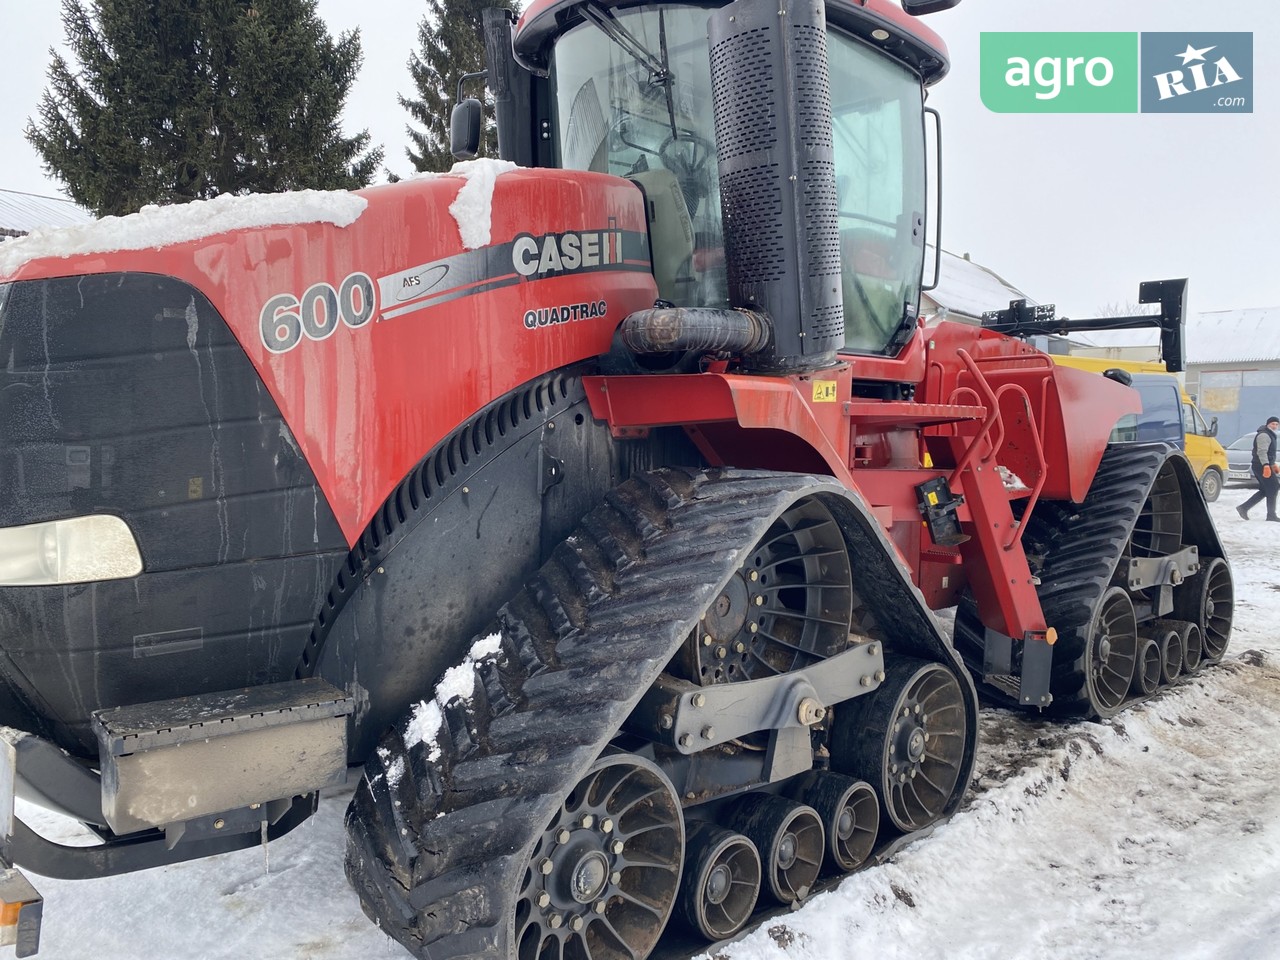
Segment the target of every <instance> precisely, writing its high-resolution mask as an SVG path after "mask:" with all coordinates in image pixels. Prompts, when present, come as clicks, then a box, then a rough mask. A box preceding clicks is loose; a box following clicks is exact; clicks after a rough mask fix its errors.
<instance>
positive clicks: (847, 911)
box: [33, 490, 1280, 960]
mask: <svg viewBox="0 0 1280 960" xmlns="http://www.w3.org/2000/svg"><path fill="white" fill-rule="evenodd" d="M1243 496H1244V494H1243V493H1241V492H1240V491H1238V490H1226V491H1224V493H1223V497H1222V499H1221V500H1220V501H1219V503H1217V504H1215V505H1214V507H1213V512H1214V516H1215V518H1216V520H1217V522H1218V527H1219V530H1220V532H1221V533H1222V536H1223V538H1224V540H1225V541H1226V543H1227V549H1228V551H1229V553H1230V556H1231V560H1232V563H1233V570H1234V573H1235V583H1236V603H1237V606H1236V621H1235V630H1234V633H1233V636H1232V641H1231V649H1230V652H1229V653H1228V657H1227V659H1226V661H1224V663H1223V664H1222V665H1221V666H1219V667H1217V668H1215V669H1212V670H1208V671H1206V672H1204V673H1202V674H1201V675H1200V676H1198V677H1196V678H1194V679H1193V680H1191V681H1189V682H1187V683H1184V684H1182V685H1180V686H1179V687H1177V688H1176V689H1174V690H1171V691H1168V692H1166V693H1164V694H1161V695H1160V696H1158V697H1156V698H1154V699H1153V700H1151V701H1148V702H1147V703H1146V704H1144V705H1141V706H1138V707H1136V708H1133V709H1131V710H1129V711H1127V712H1125V713H1124V714H1123V715H1122V716H1121V717H1119V718H1117V719H1116V720H1113V721H1111V722H1108V723H1101V724H1099V723H1078V724H1073V725H1069V726H1063V725H1060V724H1050V723H1041V722H1037V721H1034V720H1031V719H1028V718H1026V717H1023V716H1021V715H1014V714H1010V713H1005V712H1000V711H987V712H985V714H984V718H983V727H982V740H981V746H980V753H979V757H978V763H977V767H976V770H975V778H976V783H975V785H974V788H973V789H972V790H971V791H970V794H969V797H968V800H967V801H966V803H965V805H964V807H963V808H962V809H961V811H960V812H959V813H958V814H957V815H956V816H955V817H954V818H953V819H952V820H951V821H950V822H949V823H947V824H945V825H944V826H942V827H941V828H939V829H938V830H937V831H936V832H935V833H933V834H932V835H931V836H929V837H926V838H924V839H922V840H920V841H918V842H916V843H914V844H912V845H911V846H909V847H908V848H906V849H905V850H903V851H901V852H900V853H899V854H898V855H897V856H896V857H895V858H894V859H893V860H891V861H890V862H889V863H887V864H885V865H883V866H881V867H878V868H875V869H872V870H867V871H864V872H862V873H859V874H855V875H854V876H851V877H849V878H848V879H846V880H845V881H844V883H843V884H841V885H840V887H839V888H838V889H836V890H834V891H832V892H830V893H826V894H823V895H821V896H818V897H815V898H814V899H812V900H810V901H809V902H808V903H807V904H805V905H804V906H803V907H802V908H801V909H799V910H798V911H796V912H794V913H791V914H787V915H785V916H783V917H781V918H779V919H776V920H773V921H770V922H769V923H767V924H765V925H764V926H763V927H762V928H761V929H759V930H757V931H756V932H755V933H753V934H751V935H750V936H748V937H747V938H745V939H744V940H742V941H741V942H739V943H736V944H733V945H732V946H729V947H725V948H721V949H720V950H718V951H717V952H716V953H715V954H714V960H784V958H785V960H802V958H814V960H817V958H822V960H828V958H832V960H834V958H843V957H875V958H876V960H895V958H902V960H931V958H939V960H941V958H947V960H971V958H972V960H978V958H991V960H996V958H999V960H1042V958H1052V957H1070V958H1072V960H1090V958H1107V960H1123V958H1134V960H1169V958H1178V960H1181V958H1204V960H1211V958H1212V960H1246V958H1247V960H1267V958H1273V957H1280V774H1278V772H1277V771H1278V768H1280V635H1278V634H1280V628H1278V627H1277V624H1276V620H1274V619H1273V618H1275V617H1277V615H1278V614H1280V563H1277V561H1276V560H1274V559H1273V555H1274V553H1275V552H1276V550H1277V549H1278V547H1277V539H1278V538H1280V529H1278V528H1276V527H1267V526H1266V524H1265V523H1264V522H1262V521H1261V520H1260V519H1258V520H1255V521H1251V522H1249V523H1245V522H1243V521H1241V520H1240V519H1239V518H1238V517H1237V516H1236V514H1235V511H1234V504H1235V503H1236V502H1238V501H1239V500H1241V499H1243ZM1260 514H1261V511H1257V512H1256V515H1258V516H1260ZM346 803H347V796H346V795H334V796H329V797H326V798H325V799H324V800H323V801H322V803H321V807H320V812H319V814H318V815H317V816H315V817H314V818H312V819H311V820H310V821H308V822H307V823H305V824H303V825H302V826H301V827H299V828H298V829H297V830H295V831H294V832H293V833H292V834H290V835H289V836H287V837H285V838H283V839H282V840H280V841H278V842H277V843H273V844H272V845H271V846H270V848H269V850H268V851H267V852H266V853H269V865H268V862H267V856H266V854H265V853H264V851H263V850H260V849H259V850H249V851H243V852H241V853H236V854H228V855H225V856H221V857H217V858H213V859H211V860H206V861H201V862H196V863H190V864H182V865H178V866H173V867H167V868H163V869H159V870H153V871H148V872H145V873H140V874H134V875H131V876H125V877H116V878H109V879H103V880H93V881H75V882H60V881H54V880H48V879H44V878H40V877H34V878H33V880H34V882H35V884H36V886H37V888H38V889H39V890H40V892H41V893H42V894H43V895H44V897H45V922H44V931H43V938H42V942H43V949H42V950H41V951H40V955H41V957H45V958H48V960H64V958H66V960H70V958H85V960H90V958H92V960H111V958H125V957H128V958H141V960H151V958H154V960H160V958H164V960H169V958H174V960H176V958H186V957H190V958H195V957H200V958H210V960H212V958H236V960H243V958H254V960H276V958H280V960H286V958H306V960H356V958H359V960H382V958H387V960H402V958H404V957H405V956H407V955H406V954H405V953H404V951H403V950H402V949H401V948H400V946H399V945H398V944H396V943H395V942H394V941H392V940H390V939H388V938H387V937H385V936H384V935H383V934H382V933H380V932H379V931H378V930H377V929H376V928H374V927H373V926H372V925H371V924H370V923H369V922H368V921H367V920H366V919H365V917H364V915H363V914H362V913H361V911H360V907H359V904H358V903H357V900H356V896H355V894H354V893H353V892H352V891H351V890H350V888H349V887H348V886H347V883H346V880H345V878H344V876H343V873H342V849H343V840H344V834H343V830H342V814H343V811H344V809H345V807H346ZM51 828H52V829H55V830H61V831H62V833H61V834H60V835H61V836H65V837H69V836H70V834H69V832H68V828H67V827H65V826H61V825H60V824H59V823H58V822H56V821H53V820H50V819H49V818H47V817H42V819H41V823H40V829H42V830H43V831H46V832H47V831H49V830H50V829H51ZM268 866H269V868H268Z"/></svg>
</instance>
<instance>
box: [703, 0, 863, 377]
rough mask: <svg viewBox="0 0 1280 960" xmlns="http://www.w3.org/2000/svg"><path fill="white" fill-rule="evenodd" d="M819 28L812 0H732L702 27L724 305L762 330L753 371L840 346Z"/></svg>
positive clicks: (809, 360)
mask: <svg viewBox="0 0 1280 960" xmlns="http://www.w3.org/2000/svg"><path fill="white" fill-rule="evenodd" d="M826 28H827V24H826V15H825V13H824V10H823V4H822V3H821V0H818V2H815V0H803V2H799V3H792V2H788V3H782V2H780V0H737V2H735V3H731V4H729V5H728V6H726V7H721V8H720V9H718V10H716V11H714V12H713V13H712V14H711V19H710V20H709V21H708V24H707V29H708V36H709V40H710V46H711V85H712V90H713V93H714V98H715V122H716V142H717V144H718V147H719V151H720V157H719V167H720V199H721V204H722V210H723V216H724V235H725V254H726V258H727V260H728V263H729V300H730V303H731V304H732V305H733V306H734V307H736V308H738V309H745V310H752V311H762V312H763V313H765V314H766V315H767V316H768V317H769V318H770V320H771V322H772V327H773V337H772V341H771V343H770V344H769V346H768V347H767V348H766V349H765V350H764V351H762V352H760V353H757V354H755V355H753V356H749V357H747V358H746V362H747V363H748V365H749V366H750V367H752V368H753V369H757V370H768V371H773V372H777V371H799V370H813V369H817V368H819V367H826V366H830V365H831V364H833V363H835V362H836V350H837V349H839V347H840V346H841V345H843V343H844V303H843V298H842V296H841V292H840V223H839V215H838V213H837V207H836V178H835V156H834V150H833V147H832V142H831V92H830V88H829V86H828V81H827V32H826Z"/></svg>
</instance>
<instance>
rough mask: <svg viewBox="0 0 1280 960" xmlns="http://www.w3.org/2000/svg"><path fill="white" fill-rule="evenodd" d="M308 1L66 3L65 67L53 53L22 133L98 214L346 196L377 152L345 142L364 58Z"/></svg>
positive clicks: (354, 35)
mask: <svg viewBox="0 0 1280 960" xmlns="http://www.w3.org/2000/svg"><path fill="white" fill-rule="evenodd" d="M315 8H316V0H63V5H62V22H63V26H64V28H65V30H66V35H67V43H68V45H69V46H70V48H71V51H72V54H73V56H74V60H75V61H76V63H75V64H74V65H72V64H69V63H68V62H67V61H66V60H64V59H63V58H62V57H61V56H59V55H58V54H57V53H54V52H53V51H50V53H51V55H52V62H51V64H50V66H49V86H48V88H46V90H45V92H44V95H43V97H42V98H41V101H40V105H39V120H38V122H37V121H36V120H28V122H27V129H26V137H27V139H28V140H29V141H30V142H31V144H32V146H34V147H35V148H36V150H37V151H38V152H39V153H40V156H41V157H42V158H43V160H44V166H45V170H46V171H47V172H48V173H49V174H50V175H51V176H53V177H56V178H58V179H59V180H61V181H62V182H63V183H64V184H65V185H66V189H67V192H68V193H69V194H70V195H71V197H72V198H73V199H74V200H76V201H77V202H78V203H80V204H81V205H83V206H85V207H88V208H89V209H91V210H93V211H95V212H96V213H97V214H98V215H99V216H105V215H107V214H124V213H130V212H133V211H135V210H138V209H139V208H140V207H142V206H143V205H145V204H148V203H181V202H186V201H188V200H197V199H206V198H209V197H213V196H217V195H218V194H221V193H247V192H258V193H270V192H276V191H281V190H292V189H303V188H315V189H353V188H356V187H361V186H366V185H368V184H369V182H370V181H371V180H372V179H373V176H374V173H375V171H376V170H377V167H378V164H379V163H380V162H381V160H382V150H381V149H380V148H379V149H372V150H371V149H369V134H368V132H367V131H366V132H361V133H359V134H356V135H355V136H352V137H346V136H343V134H342V131H341V128H340V125H339V116H340V114H341V111H342V105H343V102H344V101H345V99H346V97H347V93H348V91H349V90H350V88H351V84H352V81H353V80H354V79H355V76H356V71H357V70H358V69H359V66H360V61H361V53H360V38H359V33H358V31H352V32H350V33H344V34H342V35H341V36H340V37H339V38H338V40H337V41H336V42H335V41H334V40H333V39H332V38H331V37H330V35H329V32H328V29H327V28H326V27H325V24H324V21H323V20H322V19H321V18H320V17H319V16H318V15H317V14H316V9H315Z"/></svg>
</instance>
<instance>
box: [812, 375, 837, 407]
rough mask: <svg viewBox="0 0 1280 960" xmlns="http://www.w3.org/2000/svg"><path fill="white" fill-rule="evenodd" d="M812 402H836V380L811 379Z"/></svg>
mask: <svg viewBox="0 0 1280 960" xmlns="http://www.w3.org/2000/svg"><path fill="white" fill-rule="evenodd" d="M813 402H814V403H835V402H836V381H834V380H815V381H813Z"/></svg>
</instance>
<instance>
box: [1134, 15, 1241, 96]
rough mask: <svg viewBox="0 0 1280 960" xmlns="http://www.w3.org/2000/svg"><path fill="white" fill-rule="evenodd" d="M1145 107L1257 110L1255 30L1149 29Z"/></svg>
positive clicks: (1144, 38)
mask: <svg viewBox="0 0 1280 960" xmlns="http://www.w3.org/2000/svg"><path fill="white" fill-rule="evenodd" d="M1142 74H1143V77H1142V112H1143V113H1252V112H1253V34H1252V33H1190V34H1189V33H1144V34H1143V35H1142Z"/></svg>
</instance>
